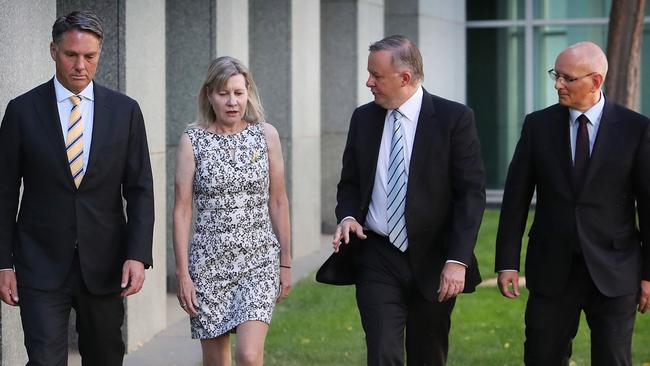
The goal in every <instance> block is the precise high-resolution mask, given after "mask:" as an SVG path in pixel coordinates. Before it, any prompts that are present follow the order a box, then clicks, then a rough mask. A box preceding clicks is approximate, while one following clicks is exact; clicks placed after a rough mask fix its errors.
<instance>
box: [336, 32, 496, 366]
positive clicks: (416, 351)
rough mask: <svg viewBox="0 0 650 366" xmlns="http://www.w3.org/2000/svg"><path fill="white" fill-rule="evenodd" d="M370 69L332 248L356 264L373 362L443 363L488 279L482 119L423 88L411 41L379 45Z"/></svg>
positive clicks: (354, 124) (346, 158) (348, 150)
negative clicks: (479, 243)
mask: <svg viewBox="0 0 650 366" xmlns="http://www.w3.org/2000/svg"><path fill="white" fill-rule="evenodd" d="M368 72H369V73H370V76H369V78H368V81H367V83H366V86H368V87H369V88H370V90H371V92H372V93H373V95H374V97H375V100H374V102H371V103H368V104H366V105H363V106H361V107H359V108H357V109H356V110H355V111H354V114H353V115H352V119H351V122H350V128H349V132H348V140H347V144H346V147H345V150H344V153H343V168H342V171H341V180H340V182H339V184H338V193H337V201H338V204H337V206H336V216H337V219H338V220H339V225H338V227H337V229H336V233H335V235H334V238H333V244H334V250H335V251H338V249H339V245H340V243H344V244H341V245H349V246H350V248H349V249H347V250H346V252H347V253H348V254H349V255H351V256H353V257H354V261H353V262H354V263H355V265H356V278H355V280H354V282H355V285H356V296H357V304H358V306H359V312H360V314H361V321H362V325H363V328H364V331H365V333H366V345H367V348H368V364H369V365H403V364H404V346H406V354H407V362H408V365H444V364H445V362H446V359H447V350H448V334H449V329H450V326H451V320H450V317H451V312H452V309H453V307H454V303H455V297H456V295H458V294H459V293H461V292H471V291H473V290H474V288H475V286H476V285H477V284H478V283H479V282H480V274H479V271H478V265H477V262H476V258H475V257H474V246H475V245H476V236H477V233H478V229H479V226H480V223H481V218H482V216H483V210H484V208H485V190H484V180H485V174H484V170H483V164H482V161H481V157H480V146H479V141H478V136H477V132H476V128H475V126H474V117H473V114H472V111H471V110H470V109H469V108H467V107H465V106H463V105H461V104H459V103H455V102H452V101H449V100H445V99H442V98H439V97H437V96H434V95H431V94H429V93H428V92H427V91H426V90H424V89H423V88H422V86H421V85H420V83H421V82H422V79H423V77H424V74H423V71H422V57H421V55H420V51H419V50H418V48H417V46H416V45H415V44H414V43H412V42H411V41H410V40H408V39H407V38H405V37H403V36H390V37H387V38H385V39H383V40H381V41H378V42H375V43H374V44H372V45H371V46H370V55H369V56H368ZM354 236H356V238H358V239H359V240H356V239H355V238H354ZM405 330H406V341H405V340H404V337H405V334H404V333H405V332H404V331H405Z"/></svg>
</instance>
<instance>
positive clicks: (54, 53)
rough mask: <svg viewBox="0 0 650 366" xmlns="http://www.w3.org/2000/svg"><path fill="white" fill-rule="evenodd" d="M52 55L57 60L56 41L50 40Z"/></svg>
mask: <svg viewBox="0 0 650 366" xmlns="http://www.w3.org/2000/svg"><path fill="white" fill-rule="evenodd" d="M50 57H52V60H53V61H56V43H54V41H52V42H50Z"/></svg>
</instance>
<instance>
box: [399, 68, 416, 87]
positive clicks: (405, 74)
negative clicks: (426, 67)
mask: <svg viewBox="0 0 650 366" xmlns="http://www.w3.org/2000/svg"><path fill="white" fill-rule="evenodd" d="M399 76H400V79H402V86H407V85H409V84H411V80H413V75H411V71H410V70H404V71H401V72H400V73H399Z"/></svg>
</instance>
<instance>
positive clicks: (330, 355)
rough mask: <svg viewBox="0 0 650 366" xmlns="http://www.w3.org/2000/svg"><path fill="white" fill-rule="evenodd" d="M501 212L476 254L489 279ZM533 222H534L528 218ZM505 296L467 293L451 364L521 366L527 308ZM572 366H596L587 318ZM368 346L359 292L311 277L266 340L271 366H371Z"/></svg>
mask: <svg viewBox="0 0 650 366" xmlns="http://www.w3.org/2000/svg"><path fill="white" fill-rule="evenodd" d="M497 221H498V211H494V210H488V211H486V215H485V218H484V220H483V225H482V227H481V232H480V234H479V240H478V243H477V249H476V255H477V257H478V258H479V263H480V266H481V272H482V274H483V277H484V278H490V277H494V274H493V270H494V237H495V235H496V227H497ZM529 221H530V220H529ZM526 296H527V292H526V291H525V290H524V291H522V296H521V298H520V299H517V300H514V301H513V300H508V299H505V298H503V297H502V296H501V295H500V294H499V293H498V290H497V289H496V288H495V287H481V288H479V289H478V290H477V291H476V293H474V294H470V295H461V296H460V297H459V299H458V301H457V303H456V308H455V310H454V313H453V320H452V330H451V340H450V344H451V345H450V350H449V362H448V365H450V366H456V365H462V366H465V365H485V366H490V365H498V366H508V365H522V364H523V341H524V324H523V319H524V307H525V304H526ZM633 341H634V345H633V359H634V364H635V365H642V366H650V347H649V346H648V345H649V344H650V314H646V315H639V316H638V317H637V322H636V328H635V333H634V340H633ZM573 351H574V352H573V361H575V363H573V365H577V366H583V365H585V366H586V365H589V364H590V357H589V334H588V328H587V325H586V322H585V320H584V319H583V320H582V322H581V327H580V330H579V332H578V336H577V337H576V339H575V341H574V347H573ZM365 357H366V356H365V344H364V340H363V330H362V329H361V324H360V320H359V313H358V311H357V308H356V304H355V299H354V287H353V286H327V285H323V284H319V283H316V282H315V281H314V280H313V276H311V277H310V278H309V279H306V280H304V281H302V282H300V283H298V284H297V285H296V286H295V287H294V289H293V291H292V293H291V296H290V297H289V298H288V299H287V300H286V301H284V302H283V303H281V304H280V305H279V306H278V307H277V308H276V311H275V314H274V318H273V323H272V325H271V329H270V331H269V335H268V338H267V341H266V354H265V365H282V366H291V365H296V366H298V365H299V366H312V365H313V366H341V365H345V366H356V365H365Z"/></svg>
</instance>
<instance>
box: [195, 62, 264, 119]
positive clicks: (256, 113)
mask: <svg viewBox="0 0 650 366" xmlns="http://www.w3.org/2000/svg"><path fill="white" fill-rule="evenodd" d="M235 75H242V76H243V77H244V79H245V81H246V89H247V92H248V103H246V111H245V112H244V120H245V121H246V122H248V123H257V122H262V121H264V108H263V107H262V103H261V102H260V97H259V93H258V92H257V86H256V85H255V81H253V76H252V75H251V73H250V71H249V70H248V69H247V68H246V66H244V64H243V63H242V62H241V61H239V60H237V59H236V58H234V57H230V56H222V57H219V58H217V59H215V60H213V61H212V62H211V63H210V67H208V74H207V75H206V78H205V81H204V82H203V84H202V85H201V89H200V90H199V97H198V108H199V110H198V120H197V121H196V122H195V123H193V124H192V125H193V126H198V127H202V128H208V127H209V126H210V125H211V124H213V123H214V122H215V121H216V119H217V116H216V114H215V113H214V110H213V109H212V105H211V104H210V100H209V99H208V96H209V95H210V93H211V92H212V91H214V90H220V89H222V88H223V87H224V86H225V85H226V83H227V82H228V79H230V77H232V76H235Z"/></svg>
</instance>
